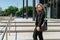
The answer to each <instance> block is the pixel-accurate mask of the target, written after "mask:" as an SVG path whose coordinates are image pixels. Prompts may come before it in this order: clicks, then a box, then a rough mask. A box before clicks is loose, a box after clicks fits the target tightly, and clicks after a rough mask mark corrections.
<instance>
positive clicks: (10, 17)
mask: <svg viewBox="0 0 60 40" xmlns="http://www.w3.org/2000/svg"><path fill="white" fill-rule="evenodd" d="M11 18H12V14H11V15H10V18H9V19H8V23H7V25H6V26H5V30H4V32H3V35H2V38H1V40H3V39H4V35H5V33H6V32H7V27H8V25H9V23H10V19H11Z"/></svg>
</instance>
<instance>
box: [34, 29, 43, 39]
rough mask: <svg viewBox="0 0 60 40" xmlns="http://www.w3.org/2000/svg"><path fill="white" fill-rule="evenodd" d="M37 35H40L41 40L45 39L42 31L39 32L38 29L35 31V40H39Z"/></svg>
mask: <svg viewBox="0 0 60 40" xmlns="http://www.w3.org/2000/svg"><path fill="white" fill-rule="evenodd" d="M37 36H38V37H39V40H43V36H42V32H38V31H37V30H36V29H35V30H34V33H33V40H38V39H37Z"/></svg>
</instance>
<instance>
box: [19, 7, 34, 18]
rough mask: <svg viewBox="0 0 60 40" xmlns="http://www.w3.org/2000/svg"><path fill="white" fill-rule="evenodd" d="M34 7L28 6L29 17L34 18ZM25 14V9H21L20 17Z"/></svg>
mask: <svg viewBox="0 0 60 40" xmlns="http://www.w3.org/2000/svg"><path fill="white" fill-rule="evenodd" d="M32 13H33V7H32V6H28V16H29V17H32ZM22 14H23V8H21V9H20V16H21V15H22ZM24 16H26V7H24Z"/></svg>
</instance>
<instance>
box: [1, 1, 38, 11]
mask: <svg viewBox="0 0 60 40" xmlns="http://www.w3.org/2000/svg"><path fill="white" fill-rule="evenodd" d="M25 1H26V0H25ZM24 4H25V6H26V2H25V3H24ZM37 4H38V0H36V5H37ZM28 5H29V6H32V0H28ZM9 6H16V7H18V8H21V7H23V0H0V7H1V8H2V9H3V10H4V9H7V8H8V7H9Z"/></svg>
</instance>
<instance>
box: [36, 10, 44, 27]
mask: <svg viewBox="0 0 60 40" xmlns="http://www.w3.org/2000/svg"><path fill="white" fill-rule="evenodd" d="M44 18H45V12H44V11H42V12H40V13H39V14H37V16H36V22H35V25H36V27H37V26H39V27H41V25H42V23H43V21H44Z"/></svg>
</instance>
